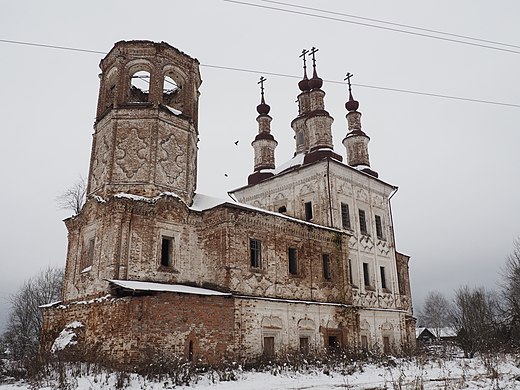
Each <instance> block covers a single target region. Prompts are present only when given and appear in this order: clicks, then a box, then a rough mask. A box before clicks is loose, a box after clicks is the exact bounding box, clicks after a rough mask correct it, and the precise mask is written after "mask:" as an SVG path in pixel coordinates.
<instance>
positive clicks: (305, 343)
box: [300, 337, 309, 355]
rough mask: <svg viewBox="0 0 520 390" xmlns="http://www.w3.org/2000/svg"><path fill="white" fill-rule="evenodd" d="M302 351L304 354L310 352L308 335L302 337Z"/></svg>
mask: <svg viewBox="0 0 520 390" xmlns="http://www.w3.org/2000/svg"><path fill="white" fill-rule="evenodd" d="M300 353H301V354H302V355H308V354H309V338H308V337H300Z"/></svg>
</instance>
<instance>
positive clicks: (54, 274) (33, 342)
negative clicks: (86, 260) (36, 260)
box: [3, 267, 63, 360]
mask: <svg viewBox="0 0 520 390" xmlns="http://www.w3.org/2000/svg"><path fill="white" fill-rule="evenodd" d="M62 286H63V269H62V268H57V267H49V268H47V269H45V270H43V271H42V272H40V273H39V274H38V275H36V276H35V277H32V278H30V279H28V280H26V281H25V282H24V284H23V285H22V287H20V289H19V290H18V291H17V292H16V293H15V294H14V295H12V296H11V297H10V301H11V308H10V311H9V319H8V323H7V330H6V332H5V333H4V335H3V338H4V341H5V343H6V345H7V346H8V348H9V350H10V352H11V354H12V356H13V358H14V359H16V360H23V359H26V358H30V357H32V356H35V355H36V354H37V353H38V349H39V339H40V332H41V328H42V322H43V319H42V313H41V309H40V306H41V305H44V304H47V303H51V302H54V301H57V300H59V299H60V298H61V289H62Z"/></svg>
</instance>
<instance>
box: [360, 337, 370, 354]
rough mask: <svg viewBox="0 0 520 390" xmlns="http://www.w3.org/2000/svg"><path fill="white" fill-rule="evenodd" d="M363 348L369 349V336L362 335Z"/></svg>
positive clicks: (364, 349)
mask: <svg viewBox="0 0 520 390" xmlns="http://www.w3.org/2000/svg"><path fill="white" fill-rule="evenodd" d="M361 349H363V351H368V336H365V335H362V336H361Z"/></svg>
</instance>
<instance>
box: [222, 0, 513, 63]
mask: <svg viewBox="0 0 520 390" xmlns="http://www.w3.org/2000/svg"><path fill="white" fill-rule="evenodd" d="M222 1H225V2H226V3H233V4H239V5H245V6H249V7H257V8H264V9H270V10H274V11H281V12H287V13H291V14H296V15H304V16H310V17H313V18H319V19H326V20H333V21H336V22H342V23H350V24H356V25H359V26H365V27H372V28H377V29H381V30H387V31H394V32H400V33H403V34H409V35H415V36H419V37H423V38H431V39H437V40H440V41H446V42H453V43H459V44H462V45H468V46H476V47H481V48H485V49H491V50H498V51H502V52H507V53H514V54H520V51H518V50H511V49H505V48H502V47H496V46H490V45H484V44H481V43H473V42H466V41H461V40H459V39H452V38H445V37H438V36H435V35H429V34H424V33H419V32H414V31H407V30H401V29H398V28H392V27H384V26H378V25H375V24H370V23H364V22H356V21H353V20H346V19H341V18H336V17H332V16H325V15H316V14H311V13H308V12H302V11H295V10H290V9H285V8H279V7H272V6H267V5H261V4H254V3H248V2H245V1H239V0H222Z"/></svg>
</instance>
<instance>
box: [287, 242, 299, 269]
mask: <svg viewBox="0 0 520 390" xmlns="http://www.w3.org/2000/svg"><path fill="white" fill-rule="evenodd" d="M289 273H290V274H291V275H297V274H298V252H297V251H296V248H289Z"/></svg>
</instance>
